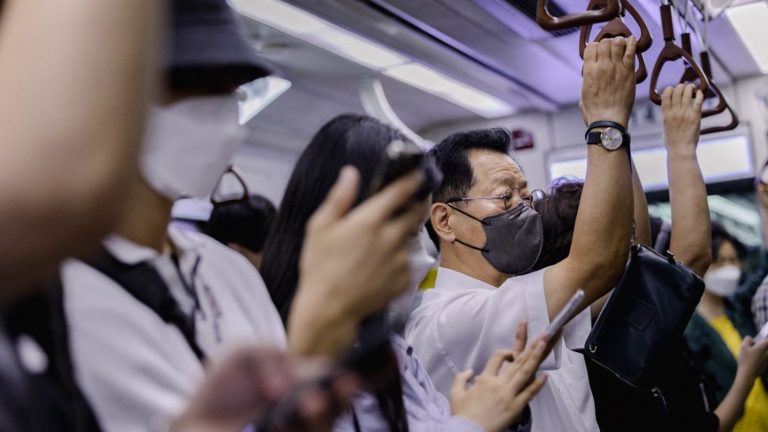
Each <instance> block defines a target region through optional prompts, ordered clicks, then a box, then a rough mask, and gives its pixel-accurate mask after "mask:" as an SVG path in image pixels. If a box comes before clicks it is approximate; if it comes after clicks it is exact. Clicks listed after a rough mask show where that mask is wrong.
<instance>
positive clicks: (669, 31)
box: [650, 4, 709, 105]
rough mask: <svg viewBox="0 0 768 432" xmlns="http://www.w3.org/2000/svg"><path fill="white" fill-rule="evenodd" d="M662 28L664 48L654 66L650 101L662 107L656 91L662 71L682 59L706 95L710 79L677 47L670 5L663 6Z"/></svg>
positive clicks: (689, 56)
mask: <svg viewBox="0 0 768 432" xmlns="http://www.w3.org/2000/svg"><path fill="white" fill-rule="evenodd" d="M660 10H661V27H662V29H663V30H664V41H665V43H664V48H662V49H661V52H660V53H659V58H658V59H657V60H656V64H655V65H654V66H653V73H652V74H651V89H650V99H651V102H653V103H655V104H656V105H661V94H660V93H659V91H658V90H657V89H656V84H657V83H658V81H659V76H660V75H661V70H662V69H663V67H664V65H665V64H666V63H667V62H672V61H677V60H680V59H681V58H682V59H683V60H685V61H686V63H688V65H689V66H690V67H691V69H692V70H693V72H694V73H695V74H696V78H698V80H699V90H701V91H702V92H704V93H705V94H706V92H707V90H708V89H709V79H707V76H706V75H705V74H704V72H703V71H702V70H701V68H700V67H699V65H698V64H696V61H695V60H694V59H693V57H691V55H690V54H688V53H687V52H685V50H684V49H682V48H680V47H679V46H677V45H675V28H674V26H673V24H672V6H670V5H668V4H664V5H661V8H660Z"/></svg>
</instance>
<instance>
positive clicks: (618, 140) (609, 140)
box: [584, 121, 630, 151]
mask: <svg viewBox="0 0 768 432" xmlns="http://www.w3.org/2000/svg"><path fill="white" fill-rule="evenodd" d="M597 128H605V129H603V130H602V131H600V132H592V131H593V130H594V129H597ZM584 137H585V138H586V139H587V144H593V145H599V146H602V147H603V148H604V149H606V150H610V151H613V150H617V149H620V148H621V147H622V146H627V147H629V140H630V135H629V132H627V130H626V129H625V128H624V126H622V125H620V124H619V123H616V122H612V121H596V122H593V123H590V125H589V127H587V133H586V134H585V136H584Z"/></svg>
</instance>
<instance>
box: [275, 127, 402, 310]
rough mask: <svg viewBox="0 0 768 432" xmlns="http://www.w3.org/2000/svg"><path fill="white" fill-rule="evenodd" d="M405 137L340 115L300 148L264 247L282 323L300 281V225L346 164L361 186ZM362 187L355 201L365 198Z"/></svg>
mask: <svg viewBox="0 0 768 432" xmlns="http://www.w3.org/2000/svg"><path fill="white" fill-rule="evenodd" d="M394 140H406V138H405V137H404V136H403V135H402V134H401V133H400V132H398V131H397V130H395V129H393V128H391V127H389V126H386V125H384V124H382V123H380V122H379V121H378V120H375V119H373V118H371V117H365V116H359V115H343V116H339V117H336V118H334V119H333V120H331V121H330V122H328V123H327V124H326V125H325V126H323V127H322V128H321V129H320V131H319V132H317V134H316V135H315V136H314V138H312V141H311V142H310V143H309V145H308V146H307V148H306V149H304V151H303V152H302V154H301V156H300V157H299V160H298V161H297V162H296V166H295V167H294V169H293V172H292V174H291V177H290V179H289V180H288V186H287V187H286V190H285V195H284V197H283V201H282V203H281V204H280V210H279V211H278V214H277V219H276V220H275V225H274V228H273V230H272V233H271V234H270V235H269V237H268V238H267V243H266V245H265V246H264V261H263V263H262V277H263V278H264V282H265V283H266V284H267V287H268V288H269V291H270V294H271V295H272V300H273V301H274V302H275V306H277V309H278V311H279V312H280V315H281V316H282V317H283V320H284V321H286V320H287V317H288V311H289V309H290V306H291V302H292V301H293V296H294V294H295V292H296V286H297V284H298V279H299V256H300V254H301V246H302V244H303V243H304V229H305V226H306V224H307V221H309V218H310V217H311V216H312V214H313V213H314V212H315V210H317V209H318V207H320V204H321V203H322V202H323V200H324V199H325V196H326V195H327V194H328V192H329V191H330V190H331V187H332V186H333V184H334V183H335V182H336V179H337V177H338V175H339V172H340V171H341V168H342V167H343V166H345V165H352V166H354V167H355V168H357V169H358V170H359V171H360V174H361V176H362V179H361V185H367V184H368V183H370V181H371V175H372V173H373V172H374V170H375V168H376V166H377V164H378V163H379V160H380V159H381V157H382V155H383V153H384V149H385V148H386V146H387V145H388V144H389V143H390V142H392V141H394ZM365 189H366V188H365V187H364V186H362V187H361V188H360V194H359V196H358V202H359V201H361V200H362V199H363V198H364V190H365Z"/></svg>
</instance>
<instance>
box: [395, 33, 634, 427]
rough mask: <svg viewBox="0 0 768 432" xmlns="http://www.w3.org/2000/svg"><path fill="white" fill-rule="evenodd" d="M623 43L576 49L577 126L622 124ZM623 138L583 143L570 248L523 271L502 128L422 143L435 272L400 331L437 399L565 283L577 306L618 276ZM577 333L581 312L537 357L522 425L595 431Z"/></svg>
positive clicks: (534, 228) (630, 71)
mask: <svg viewBox="0 0 768 432" xmlns="http://www.w3.org/2000/svg"><path fill="white" fill-rule="evenodd" d="M635 47H636V41H635V40H634V39H633V38H630V39H629V40H626V39H624V38H614V39H605V40H603V41H601V42H599V43H594V44H590V45H589V46H588V47H587V48H586V51H585V61H584V83H583V85H582V94H581V103H582V111H583V113H584V116H585V121H586V122H587V123H588V124H591V123H593V122H598V121H602V122H613V124H612V126H613V129H612V130H611V132H618V131H619V130H621V129H625V128H626V125H627V124H628V120H629V115H630V112H631V110H632V105H633V103H634V99H635V79H634V76H635V75H634V64H635V62H634V58H635ZM593 132H594V130H593ZM597 135H598V136H600V135H601V134H597ZM628 141H629V136H628V135H624V136H623V137H622V138H621V139H617V140H616V141H613V140H607V141H600V142H601V143H602V145H600V144H598V145H588V146H587V147H588V169H587V179H586V184H585V187H584V193H583V196H582V203H583V205H582V207H581V209H580V212H579V216H578V219H577V221H576V228H575V231H574V235H573V244H572V247H571V250H570V254H569V256H568V257H567V258H566V259H564V260H563V261H561V262H560V263H558V264H556V265H554V266H552V267H549V268H546V269H544V270H541V271H538V272H534V273H530V274H525V273H526V272H528V271H529V270H530V269H531V267H532V266H533V265H534V264H535V263H536V261H537V258H538V256H539V253H540V251H541V247H542V231H541V220H540V219H539V216H538V214H536V213H535V211H533V210H532V209H531V208H530V201H531V200H530V195H529V191H528V187H527V183H526V180H525V176H524V175H523V172H522V170H521V168H520V166H519V165H518V164H517V163H516V162H515V161H514V160H513V159H512V158H511V157H510V155H509V151H510V145H511V138H510V136H509V135H508V133H507V132H506V131H503V130H500V129H491V130H483V131H473V132H467V133H459V134H456V135H453V136H451V137H448V138H446V139H445V140H443V142H441V143H440V144H438V145H437V146H436V147H435V148H434V149H433V150H432V153H433V154H434V155H435V157H436V159H437V162H438V166H439V168H440V169H441V170H442V171H443V174H444V176H445V178H444V180H443V183H442V185H441V187H440V188H439V190H438V191H437V192H436V193H435V196H434V204H433V205H432V210H431V220H430V223H429V224H428V227H429V228H430V230H431V236H432V239H433V241H434V242H435V244H436V245H437V246H438V249H439V250H440V263H441V267H440V269H439V270H438V273H437V281H436V284H435V288H434V289H432V290H429V291H427V292H426V293H425V294H424V298H423V300H422V304H421V306H420V307H419V308H417V309H416V310H415V311H414V313H413V314H412V315H411V319H410V321H409V323H408V326H407V328H406V338H407V340H408V342H409V343H410V344H412V345H413V347H414V349H415V352H416V354H417V355H418V356H419V358H421V360H422V361H423V363H424V366H425V367H426V369H427V371H428V372H429V374H430V376H431V377H432V380H433V381H434V382H435V386H436V387H437V389H438V390H439V391H441V392H443V394H448V391H449V389H450V385H451V380H452V377H453V375H454V374H456V373H457V372H459V371H461V370H463V369H466V368H472V369H474V370H478V369H480V368H482V366H483V365H484V364H485V362H486V361H487V360H488V358H489V357H490V356H491V353H493V351H495V350H497V349H499V348H503V347H506V346H510V345H511V344H512V343H513V337H514V336H513V334H514V332H513V331H512V330H513V329H514V328H516V326H517V325H518V323H519V322H520V321H522V320H527V322H528V332H529V338H530V339H533V338H535V337H537V336H538V335H540V334H542V333H544V331H545V329H546V327H547V325H548V324H549V322H550V319H551V318H553V317H554V316H555V315H557V313H558V312H559V311H560V310H561V309H562V308H563V306H564V305H565V304H566V303H567V302H568V300H569V298H570V297H571V296H572V295H573V294H574V293H575V292H576V290H578V289H583V290H584V291H585V293H586V300H585V301H584V302H583V303H582V304H581V305H580V310H581V311H583V310H584V309H585V308H587V306H589V305H590V304H591V303H592V302H594V301H596V300H597V299H599V298H601V297H603V296H604V295H605V294H606V293H607V292H608V291H609V290H610V289H611V288H612V287H613V286H615V285H616V283H617V282H618V281H619V278H620V277H621V275H622V273H623V271H624V265H625V263H626V259H627V256H628V253H629V238H630V235H631V230H632V208H633V203H632V181H631V176H630V169H629V168H630V165H629V155H628V151H629V149H628V144H629V142H628ZM595 143H596V144H597V142H595ZM524 274H525V275H524ZM521 275H524V276H521ZM510 276H514V277H512V278H511V279H509V278H510ZM507 279H509V280H507ZM589 331H590V315H589V312H588V311H583V312H581V313H579V314H577V315H576V316H575V317H574V318H573V320H572V322H571V323H570V324H569V326H567V327H566V329H565V331H564V333H563V337H562V338H558V339H556V340H555V342H556V343H555V346H554V349H553V353H552V355H550V357H549V358H547V360H545V362H544V364H542V369H544V370H551V372H550V373H549V376H550V381H549V383H548V385H547V386H545V387H544V389H542V391H541V392H540V393H539V394H538V395H537V396H536V397H535V398H534V399H533V400H532V401H531V411H532V414H533V419H534V422H533V429H534V431H540V432H550V431H579V432H591V431H594V430H597V429H598V426H597V423H596V420H595V408H594V402H593V400H592V394H591V392H590V389H589V382H588V377H587V371H586V366H585V364H584V359H583V357H582V356H581V355H580V354H577V353H575V352H573V351H571V350H570V349H569V348H581V347H583V346H584V342H585V340H586V337H587V335H588V334H589Z"/></svg>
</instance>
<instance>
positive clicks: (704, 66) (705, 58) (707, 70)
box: [693, 10, 739, 135]
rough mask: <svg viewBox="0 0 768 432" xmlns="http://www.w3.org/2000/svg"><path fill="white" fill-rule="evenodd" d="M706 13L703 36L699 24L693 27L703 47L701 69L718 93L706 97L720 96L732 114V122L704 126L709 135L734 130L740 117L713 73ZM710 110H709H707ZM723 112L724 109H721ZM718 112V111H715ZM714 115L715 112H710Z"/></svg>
mask: <svg viewBox="0 0 768 432" xmlns="http://www.w3.org/2000/svg"><path fill="white" fill-rule="evenodd" d="M702 14H703V15H704V35H703V37H702V35H701V32H700V30H699V28H698V27H697V26H694V27H693V29H694V31H695V32H696V36H697V37H698V38H699V45H700V46H701V47H702V48H701V52H700V53H699V59H700V60H701V70H702V71H704V74H705V75H706V76H707V78H708V79H709V82H710V84H711V85H712V88H713V90H714V92H716V94H710V95H708V94H707V93H704V98H705V99H707V98H709V99H711V98H713V97H719V98H720V101H721V103H724V104H725V110H727V111H728V113H729V114H730V115H731V121H730V123H728V124H726V125H724V126H712V127H708V128H704V129H702V130H701V134H702V135H707V134H711V133H716V132H725V131H729V130H734V129H736V128H737V127H738V126H739V117H738V116H737V115H736V111H734V110H733V107H731V104H729V103H728V101H727V100H726V98H725V95H724V94H723V93H722V91H720V87H718V86H717V84H716V83H715V81H714V76H713V75H712V65H711V64H710V62H709V19H710V16H709V12H708V11H707V10H704V11H703V12H702ZM719 106H720V104H718V105H717V107H716V108H718V107H719ZM707 111H709V110H707ZM720 112H723V111H720ZM715 114H716V113H715ZM709 115H714V114H708V115H707V116H709ZM702 116H704V112H702Z"/></svg>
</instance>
